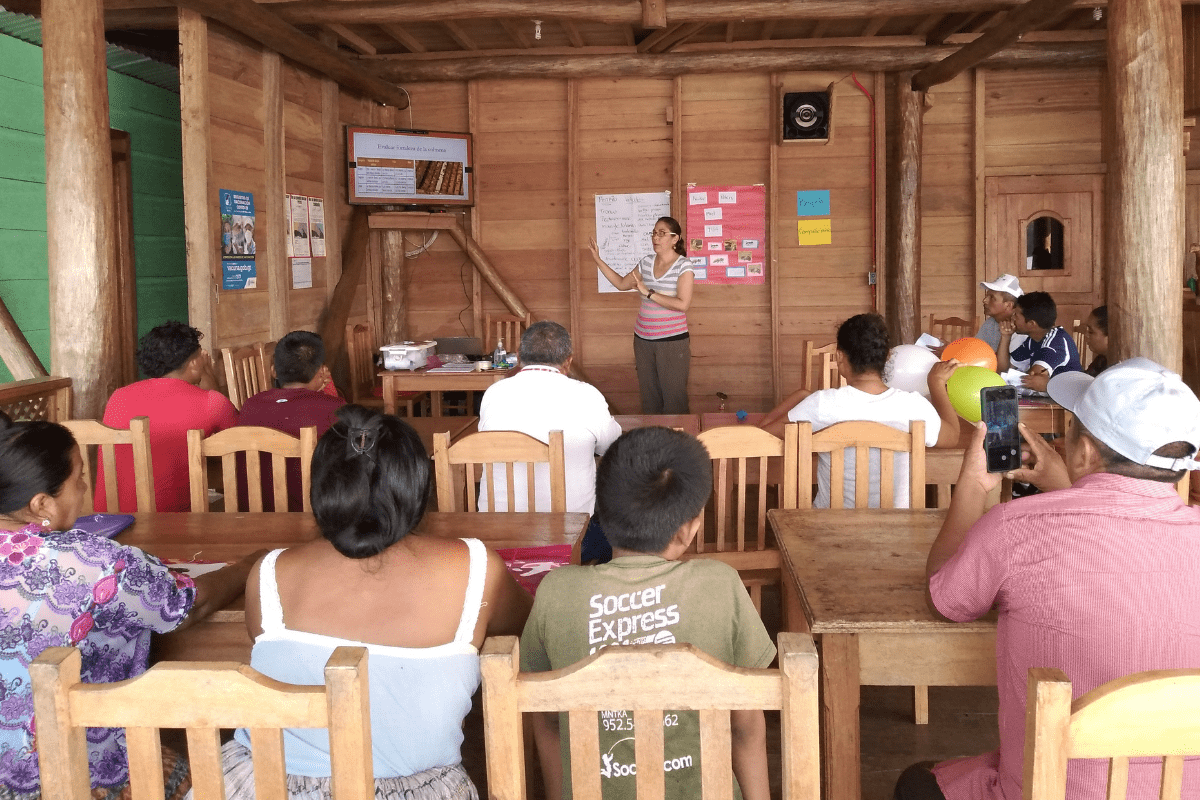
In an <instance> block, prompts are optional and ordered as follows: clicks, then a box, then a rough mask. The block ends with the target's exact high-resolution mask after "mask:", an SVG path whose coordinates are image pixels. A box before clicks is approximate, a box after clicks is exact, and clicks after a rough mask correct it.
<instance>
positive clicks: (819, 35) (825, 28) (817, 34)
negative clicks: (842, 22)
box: [808, 19, 830, 39]
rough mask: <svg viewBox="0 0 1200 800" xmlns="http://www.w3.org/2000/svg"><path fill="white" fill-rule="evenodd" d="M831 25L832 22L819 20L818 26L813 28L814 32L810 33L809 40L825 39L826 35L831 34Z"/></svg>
mask: <svg viewBox="0 0 1200 800" xmlns="http://www.w3.org/2000/svg"><path fill="white" fill-rule="evenodd" d="M829 23H830V20H827V19H819V20H817V22H816V24H815V25H813V26H812V30H811V31H809V33H808V38H809V39H823V38H824V37H825V34H827V33H829Z"/></svg>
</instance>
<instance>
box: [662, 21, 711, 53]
mask: <svg viewBox="0 0 1200 800" xmlns="http://www.w3.org/2000/svg"><path fill="white" fill-rule="evenodd" d="M706 27H708V23H706V22H691V23H688V24H687V25H684V26H683V27H681V28H679V29H678V30H677V31H676V32H675V33H673V34H671V35H670V36H668V37H667V38H666V40H665V41H662V42H659V44H658V46H657V47H655V48H654V50H653V52H655V53H669V52H671V51H672V50H674V49H675V48H676V47H678V46H679V45H681V44H684V43H686V42H687V40H688V39H691V38H692V37H693V36H695V35H696V34H697V33H699V32H700V31H702V30H704V28H706Z"/></svg>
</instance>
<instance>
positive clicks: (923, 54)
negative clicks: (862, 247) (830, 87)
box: [374, 42, 1105, 82]
mask: <svg viewBox="0 0 1200 800" xmlns="http://www.w3.org/2000/svg"><path fill="white" fill-rule="evenodd" d="M955 52H960V51H958V50H957V48H955V47H952V46H946V45H942V46H939V47H928V46H925V45H918V46H913V47H837V46H834V47H810V48H803V47H797V48H790V49H778V50H775V49H764V50H723V51H721V52H704V53H694V52H687V53H665V54H662V55H646V54H642V53H637V54H634V53H630V54H614V55H584V54H575V53H570V52H568V53H565V54H561V55H541V54H540V51H539V54H537V55H533V54H530V55H517V56H485V55H479V56H473V57H460V58H444V59H436V60H421V61H417V60H405V59H403V58H402V57H400V58H396V57H392V58H387V57H381V58H377V59H375V60H374V63H375V65H376V69H377V70H378V72H379V74H380V75H381V76H382V77H384V78H388V79H390V80H395V81H397V82H401V81H462V80H475V79H480V78H538V77H541V78H550V77H554V78H592V77H636V76H641V77H647V78H651V77H653V78H658V77H671V76H675V75H691V74H700V73H717V72H730V73H733V72H771V71H778V72H792V71H797V72H798V71H803V70H844V69H856V70H873V71H880V72H887V71H893V70H903V69H921V68H922V67H926V66H928V65H930V64H933V63H935V62H937V61H938V60H939V59H945V58H947V57H948V56H950V55H952V54H954V53H955ZM1104 58H1105V45H1104V42H1055V43H1039V44H1014V45H1010V46H1008V47H1006V48H1004V49H1002V50H1000V51H998V52H996V53H993V54H992V55H990V56H989V57H987V58H985V59H984V60H983V61H981V62H979V63H980V65H981V66H985V67H989V68H1017V67H1049V66H1073V67H1079V66H1100V65H1102V64H1104Z"/></svg>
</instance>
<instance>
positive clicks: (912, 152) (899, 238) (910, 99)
mask: <svg viewBox="0 0 1200 800" xmlns="http://www.w3.org/2000/svg"><path fill="white" fill-rule="evenodd" d="M912 77H913V73H911V72H902V73H900V74H899V75H898V76H897V81H896V95H895V99H896V103H895V119H896V123H895V130H894V132H893V136H892V153H891V156H890V157H889V158H888V215H887V216H888V259H887V264H888V275H887V284H886V285H887V305H886V308H887V322H888V332H889V333H890V335H891V339H892V344H912V343H913V342H914V341H916V339H917V337H918V336H920V335H921V113H922V110H923V108H922V106H923V105H924V99H925V95H924V93H922V92H914V91H913V90H912V89H911V88H909V87H910V86H911V85H912Z"/></svg>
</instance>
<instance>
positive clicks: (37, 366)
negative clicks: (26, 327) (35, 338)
mask: <svg viewBox="0 0 1200 800" xmlns="http://www.w3.org/2000/svg"><path fill="white" fill-rule="evenodd" d="M0 360H3V361H4V366H6V367H8V371H9V372H10V373H11V374H12V376H13V380H16V381H27V380H29V379H30V378H45V377H46V376H47V375H48V374H49V373H47V372H46V368H45V367H43V366H42V360H41V359H40V358H38V357H37V353H35V352H33V348H32V347H30V346H29V340H28V339H26V338H25V334H24V333H22V332H21V329H20V328H19V327H17V321H16V320H15V319H13V316H12V314H10V313H8V306H6V305H5V304H4V301H3V300H0Z"/></svg>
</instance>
